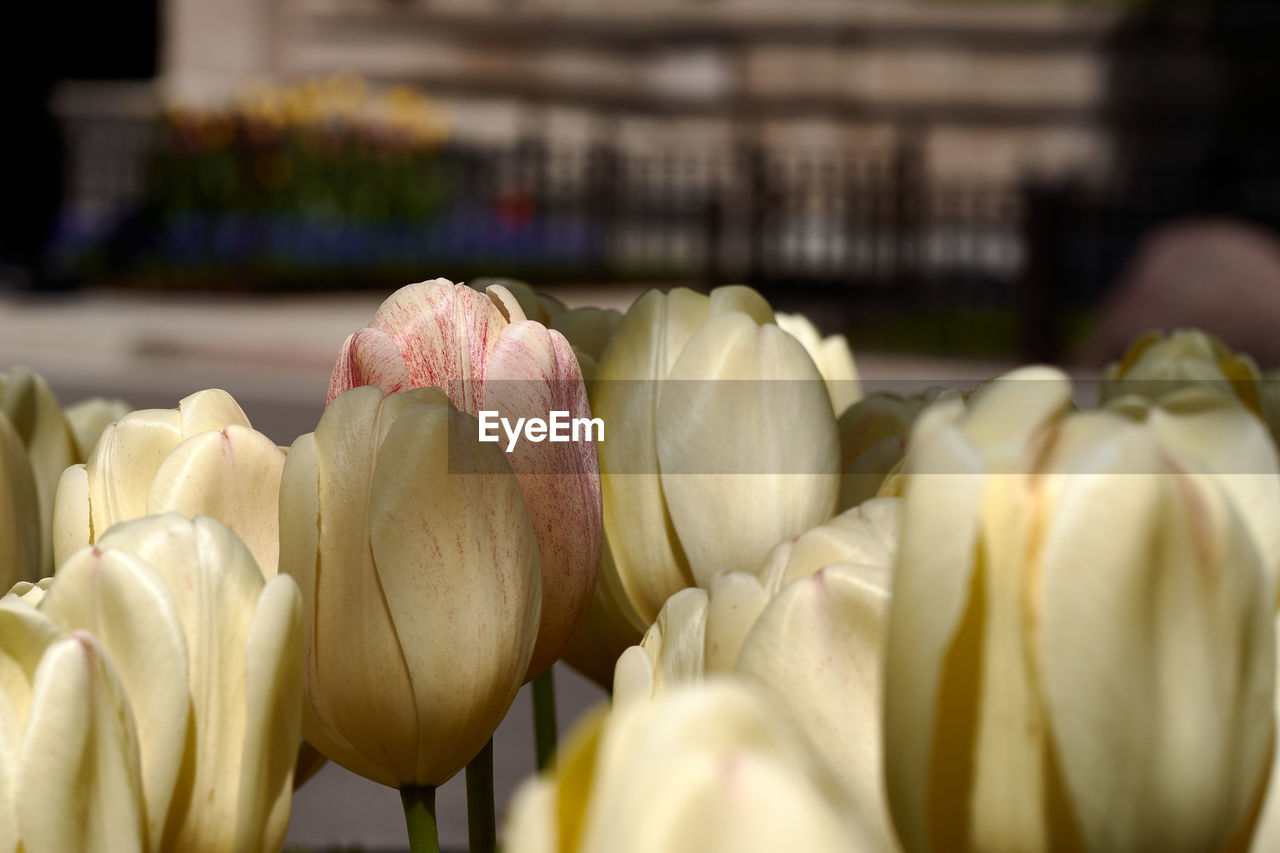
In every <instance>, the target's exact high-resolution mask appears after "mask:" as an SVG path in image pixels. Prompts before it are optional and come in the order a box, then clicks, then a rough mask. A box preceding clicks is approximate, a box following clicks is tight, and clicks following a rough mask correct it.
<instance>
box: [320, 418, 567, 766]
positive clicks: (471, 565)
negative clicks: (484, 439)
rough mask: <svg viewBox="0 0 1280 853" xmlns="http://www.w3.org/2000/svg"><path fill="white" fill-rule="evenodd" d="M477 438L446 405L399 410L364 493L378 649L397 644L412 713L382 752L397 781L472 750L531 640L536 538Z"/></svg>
mask: <svg viewBox="0 0 1280 853" xmlns="http://www.w3.org/2000/svg"><path fill="white" fill-rule="evenodd" d="M477 432H478V427H477V423H476V420H475V418H474V417H472V416H470V415H467V414H464V413H460V412H455V411H452V410H451V409H450V408H449V407H447V406H443V405H422V406H419V407H417V408H415V409H414V410H412V411H410V412H406V413H405V414H403V415H401V417H400V418H398V419H397V420H396V422H395V423H394V424H393V425H392V426H391V429H390V430H389V431H388V432H387V434H386V438H385V439H383V441H382V444H381V450H380V451H379V453H378V462H377V465H376V468H375V469H374V472H373V479H372V481H371V483H370V487H369V493H370V494H371V498H370V505H369V514H368V518H369V540H368V541H369V548H370V550H371V551H372V555H373V562H374V566H375V570H376V575H377V582H378V584H379V588H380V589H381V590H382V598H383V600H384V602H385V607H386V608H387V611H388V613H389V614H390V617H391V626H390V630H391V631H392V633H393V636H392V638H391V640H392V642H394V643H395V646H383V647H382V649H383V651H382V653H383V654H386V649H387V648H399V649H400V653H401V655H402V656H403V659H404V666H405V668H406V670H407V672H408V679H409V684H410V685H411V698H412V702H413V705H414V707H413V709H412V710H411V718H410V719H409V720H407V721H402V722H400V723H398V724H399V725H400V729H399V730H400V731H414V730H415V729H416V730H417V731H418V732H419V735H418V737H417V738H416V740H412V741H409V742H408V743H405V742H404V741H400V748H401V751H400V752H399V754H397V755H395V756H388V759H389V761H390V764H389V766H392V767H395V768H396V772H397V778H398V781H399V783H400V784H401V785H407V784H415V785H440V784H441V783H443V782H444V781H445V780H446V779H448V778H449V777H451V776H453V775H454V774H455V773H456V772H457V771H458V770H460V769H462V767H463V766H464V765H465V764H466V763H467V762H468V761H470V760H471V759H472V758H473V757H474V756H475V754H476V753H477V752H479V750H480V749H481V747H483V746H484V744H485V742H486V741H487V740H488V739H489V738H490V737H491V736H492V734H493V731H494V729H496V728H497V726H498V723H499V722H501V720H502V718H503V716H504V715H505V714H506V712H507V708H509V707H510V705H511V702H512V700H513V699H514V698H515V694H516V691H517V689H518V688H519V686H520V684H521V682H522V681H523V680H524V674H525V672H526V671H527V669H528V666H529V661H530V658H531V656H532V654H533V647H534V643H535V642H536V640H537V628H538V619H539V613H540V612H541V607H542V601H541V580H540V574H539V568H538V551H537V547H538V544H537V540H536V539H535V537H534V531H533V527H532V524H531V523H530V521H529V516H528V513H527V512H526V510H525V503H524V498H523V497H522V496H521V493H520V484H519V483H518V482H517V480H516V478H515V476H514V475H513V473H512V471H511V466H510V464H509V463H508V462H507V460H506V458H505V454H504V453H503V452H502V451H501V450H499V449H498V447H497V446H496V445H493V444H482V443H480V442H479V441H477ZM322 458H323V457H322ZM343 641H344V642H349V638H343ZM428 734H429V735H430V736H429V737H428Z"/></svg>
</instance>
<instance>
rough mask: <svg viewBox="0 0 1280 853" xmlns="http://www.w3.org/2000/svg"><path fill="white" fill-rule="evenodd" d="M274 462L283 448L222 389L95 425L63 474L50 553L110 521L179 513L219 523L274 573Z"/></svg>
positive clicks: (94, 535) (61, 556) (280, 460)
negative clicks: (92, 436) (96, 432)
mask: <svg viewBox="0 0 1280 853" xmlns="http://www.w3.org/2000/svg"><path fill="white" fill-rule="evenodd" d="M283 468H284V453H283V452H281V450H280V448H278V447H277V446H276V445H275V444H274V443H273V442H272V441H271V439H269V438H267V437H266V436H265V435H263V434H262V433H260V432H257V431H256V430H254V429H253V428H252V427H251V426H250V424H249V419H248V418H247V417H245V414H244V411H243V410H241V408H240V406H239V405H237V404H236V401H235V400H234V399H232V398H231V395H230V394H228V393H227V392H225V391H219V390H209V391H200V392H198V393H196V394H192V395H191V396H189V397H186V398H184V399H183V400H182V401H181V402H180V403H179V404H178V407H177V408H176V409H142V410H139V411H136V412H130V413H129V414H128V415H126V416H124V417H123V418H121V419H120V420H118V421H117V422H115V423H114V424H110V425H108V426H107V427H106V429H104V430H103V432H102V436H101V438H100V439H99V440H98V442H97V444H96V445H95V446H94V449H93V453H92V454H91V455H90V456H89V459H88V461H87V462H86V463H85V464H83V465H75V466H72V467H70V468H68V469H67V470H66V471H65V472H63V475H62V479H61V480H60V481H59V483H58V496H57V499H56V502H55V505H54V529H53V537H54V538H53V545H54V556H55V557H56V558H57V560H58V563H59V564H61V563H62V562H63V561H65V560H66V559H67V558H68V557H69V556H70V555H71V554H72V553H73V552H75V551H76V550H78V549H79V548H82V547H84V546H85V545H90V544H93V543H94V542H96V541H97V539H98V537H99V536H101V535H102V534H103V533H104V532H105V531H106V530H107V529H109V528H110V527H112V526H113V525H115V524H116V523H118V522H121V521H128V520H130V519H135V518H142V517H143V516H147V515H156V514H159V513H164V512H178V513H181V514H182V515H185V516H186V517H188V518H195V517H196V516H198V515H208V516H211V517H213V518H216V519H218V520H219V521H221V522H222V523H223V524H226V525H227V526H228V527H230V528H231V529H232V530H233V531H234V532H235V533H236V535H237V536H239V537H240V538H241V539H243V540H244V542H245V544H246V545H248V546H249V550H250V551H251V552H252V553H253V557H254V560H255V561H256V562H257V564H258V566H259V568H260V569H261V570H262V572H263V575H264V576H265V577H273V576H274V575H275V574H276V564H277V563H278V562H279V550H280V541H279V526H278V519H277V514H276V508H277V505H278V503H279V495H280V472H281V471H282V470H283Z"/></svg>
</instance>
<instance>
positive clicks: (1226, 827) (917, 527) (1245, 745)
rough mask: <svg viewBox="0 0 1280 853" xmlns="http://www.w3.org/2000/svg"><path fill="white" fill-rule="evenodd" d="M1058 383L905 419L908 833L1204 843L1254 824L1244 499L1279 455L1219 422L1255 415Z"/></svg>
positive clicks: (888, 754)
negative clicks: (1146, 405)
mask: <svg viewBox="0 0 1280 853" xmlns="http://www.w3.org/2000/svg"><path fill="white" fill-rule="evenodd" d="M1070 391H1071V389H1070V383H1069V382H1068V380H1067V379H1066V377H1065V376H1063V375H1062V374H1061V373H1059V372H1058V371H1055V370H1051V369H1049V368H1028V369H1025V370H1022V371H1018V372H1015V373H1013V374H1010V376H1008V377H1006V378H1005V379H1003V380H999V381H996V382H994V383H991V384H989V385H987V386H985V387H983V388H982V389H980V390H979V391H978V392H977V394H976V395H975V397H974V398H973V399H972V400H971V401H970V407H969V410H968V412H966V411H965V410H964V408H963V407H962V406H961V405H960V403H959V402H958V401H945V402H943V403H939V404H938V405H936V406H934V407H933V408H931V409H929V410H928V411H926V412H925V413H924V414H923V415H922V416H921V418H920V420H919V422H918V423H917V426H916V429H915V432H914V433H913V435H912V439H911V442H912V448H911V451H910V454H909V455H908V458H907V461H906V477H905V496H904V499H903V501H904V502H903V505H902V518H901V524H902V533H901V541H900V546H899V551H898V556H897V561H896V565H895V568H894V578H893V590H892V598H891V601H890V605H889V607H890V616H889V621H888V639H887V651H886V658H885V660H886V663H885V705H884V720H885V745H884V749H885V754H884V760H885V764H884V766H885V773H886V781H887V785H888V795H889V803H890V808H891V812H892V815H893V822H894V825H895V826H896V828H897V831H898V835H899V837H900V839H901V841H902V843H903V846H904V847H905V849H906V850H908V851H926V850H1018V851H1027V853H1034V851H1038V850H1050V849H1058V848H1060V847H1061V848H1067V849H1081V850H1167V851H1178V850H1188V851H1192V850H1194V851H1201V850H1219V849H1223V848H1224V845H1225V844H1226V843H1227V842H1228V841H1231V840H1236V841H1238V840H1239V839H1240V838H1241V837H1245V838H1247V834H1248V832H1249V830H1250V821H1251V820H1252V817H1251V815H1252V812H1253V810H1254V808H1255V805H1256V804H1257V803H1258V801H1259V798H1260V797H1261V795H1262V788H1263V786H1264V785H1265V784H1266V768H1267V762H1268V760H1269V753H1270V746H1269V744H1270V743H1271V739H1272V738H1273V736H1274V732H1273V728H1274V726H1273V721H1272V714H1273V711H1272V699H1273V695H1274V682H1275V668H1276V661H1275V633H1274V627H1273V615H1272V609H1273V601H1274V589H1275V582H1274V577H1273V576H1271V573H1272V572H1273V567H1272V566H1270V565H1268V560H1269V558H1268V557H1267V548H1268V547H1269V546H1268V545H1267V544H1266V543H1265V542H1263V541H1262V540H1260V539H1258V538H1256V537H1255V532H1256V531H1258V530H1259V529H1260V527H1259V526H1258V524H1257V523H1256V521H1252V520H1251V518H1250V513H1251V512H1253V511H1254V510H1251V509H1250V508H1249V507H1247V506H1245V505H1244V503H1243V502H1242V500H1241V497H1242V496H1243V495H1245V494H1248V493H1249V492H1250V490H1253V492H1252V493H1253V494H1255V495H1258V494H1266V493H1268V492H1269V493H1270V494H1271V497H1268V498H1267V501H1270V500H1272V499H1273V498H1274V490H1275V489H1276V488H1280V486H1278V485H1277V482H1278V481H1277V478H1276V474H1275V472H1276V470H1277V469H1276V458H1275V450H1274V448H1273V447H1271V446H1270V443H1269V442H1261V443H1254V442H1248V441H1246V442H1243V443H1238V442H1235V441H1226V442H1224V441H1222V440H1221V439H1222V435H1223V432H1222V431H1223V430H1226V431H1227V433H1228V434H1232V435H1237V436H1240V435H1248V434H1250V431H1251V430H1252V431H1254V432H1256V431H1257V430H1259V429H1260V425H1259V424H1258V422H1257V421H1256V420H1255V419H1254V418H1253V416H1252V415H1251V414H1250V413H1249V412H1248V411H1247V410H1246V409H1244V408H1243V407H1242V406H1240V405H1239V404H1238V403H1236V402H1235V401H1234V400H1232V399H1231V398H1230V397H1225V396H1221V395H1212V394H1209V395H1208V396H1207V397H1206V394H1205V392H1203V391H1201V392H1197V393H1196V395H1195V399H1193V400H1190V401H1189V402H1186V403H1185V405H1186V407H1187V411H1186V412H1185V413H1184V412H1182V411H1180V406H1181V405H1183V403H1182V402H1181V401H1178V400H1175V401H1174V404H1171V405H1170V406H1169V407H1168V408H1165V407H1161V408H1160V409H1150V410H1148V411H1147V413H1146V415H1145V417H1144V416H1142V415H1141V413H1140V412H1134V411H1118V410H1114V409H1112V410H1103V411H1094V412H1084V413H1077V414H1069V413H1068V412H1069V405H1070ZM1207 423H1212V424H1216V427H1215V428H1214V429H1205V428H1203V427H1205V425H1206V424H1207ZM1206 439H1207V440H1209V441H1210V442H1211V443H1212V446H1198V445H1201V444H1202V443H1203V442H1204V441H1205V440H1206ZM1222 445H1228V446H1222ZM1246 476H1247V477H1250V478H1252V479H1253V480H1254V481H1256V482H1253V483H1251V484H1247V483H1244V482H1243V480H1244V479H1246Z"/></svg>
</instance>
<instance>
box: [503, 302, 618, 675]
mask: <svg viewBox="0 0 1280 853" xmlns="http://www.w3.org/2000/svg"><path fill="white" fill-rule="evenodd" d="M487 370H488V372H487V374H486V378H485V382H484V384H483V386H482V388H481V405H482V407H483V408H484V409H488V410H495V411H498V412H500V413H501V414H502V416H503V417H506V418H508V419H511V420H514V419H516V418H541V419H543V420H548V421H549V419H550V418H551V413H552V412H557V411H558V412H567V413H568V414H567V417H568V418H569V419H571V420H572V419H580V418H586V419H589V418H590V417H591V409H590V406H589V405H588V403H587V392H586V388H585V387H584V386H583V383H582V374H581V372H580V371H579V369H578V362H577V359H576V358H574V356H573V353H572V351H571V350H570V348H569V343H568V341H566V340H565V339H564V336H562V335H561V334H560V333H558V332H552V331H549V330H548V329H547V328H546V327H545V326H541V325H539V324H537V323H530V322H521V323H513V324H511V325H510V326H507V328H505V329H503V330H502V334H501V335H500V336H499V338H498V343H497V345H496V346H495V347H494V348H493V354H492V356H491V357H490V359H489V365H488V368H487ZM570 438H572V433H570ZM594 438H595V436H594V435H587V434H584V435H581V436H580V437H579V440H577V441H564V442H552V441H550V440H547V441H541V442H534V441H530V440H525V441H521V442H519V443H518V444H517V445H516V446H515V448H514V449H513V451H512V452H511V453H507V454H506V456H507V460H508V461H509V462H510V464H511V468H512V469H513V470H514V471H515V473H516V477H517V478H518V479H519V482H520V490H521V492H522V493H523V495H524V502H525V506H526V508H527V509H528V512H529V518H530V520H531V521H532V522H533V530H534V533H535V534H536V536H537V540H538V554H539V560H540V563H541V567H542V616H541V620H540V623H539V624H540V625H541V628H540V629H539V632H538V645H537V646H536V648H535V649H534V653H533V660H532V661H531V663H530V665H529V673H528V677H529V678H532V677H533V676H535V675H537V674H538V673H540V672H542V671H543V670H545V669H546V668H547V667H549V666H551V664H552V663H554V662H555V661H556V660H557V659H558V658H559V657H560V655H561V653H562V652H563V651H564V647H565V645H566V644H567V643H568V641H569V638H570V637H571V636H572V635H573V632H574V631H576V630H577V628H578V626H579V625H580V624H581V623H582V620H583V618H584V617H585V616H586V611H587V606H588V605H589V604H590V602H591V595H592V592H593V591H594V590H595V586H596V569H597V566H598V565H599V562H600V545H601V536H602V530H601V527H602V524H601V504H600V464H599V461H598V458H597V455H596V444H595V442H594V440H593V439H594ZM504 450H505V446H504Z"/></svg>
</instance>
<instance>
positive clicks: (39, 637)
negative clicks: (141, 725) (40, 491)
mask: <svg viewBox="0 0 1280 853" xmlns="http://www.w3.org/2000/svg"><path fill="white" fill-rule="evenodd" d="M27 591H28V592H29V590H27ZM139 737H140V733H139V732H138V730H137V728H136V727H135V726H134V722H133V717H132V715H131V714H130V712H129V702H128V699H127V698H126V696H125V692H124V688H123V686H122V685H121V681H120V678H119V676H118V675H117V674H116V670H115V667H114V666H113V665H112V663H111V661H110V660H109V659H108V657H107V655H106V654H105V653H104V652H103V650H102V648H101V646H100V645H99V643H98V641H97V640H96V639H95V638H94V636H93V635H92V634H89V633H87V632H84V631H75V632H68V631H64V630H63V629H61V628H60V627H59V626H58V625H57V624H55V623H54V622H53V620H51V619H50V618H49V617H48V616H46V615H45V614H43V613H41V612H40V611H39V610H37V609H36V607H35V606H34V605H33V604H31V603H30V602H28V601H25V600H23V599H22V598H20V597H19V596H18V595H12V594H11V595H6V596H5V597H4V598H0V850H4V851H6V853H7V851H19V850H22V851H30V853H37V851H64V850H65V851H71V850H74V851H77V853H80V851H83V853H99V851H100V853H132V852H133V851H137V853H142V851H146V850H148V849H150V848H149V846H148V837H147V832H146V819H145V815H146V806H145V804H144V801H143V794H142V784H141V776H140V773H139V766H138V740H139Z"/></svg>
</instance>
